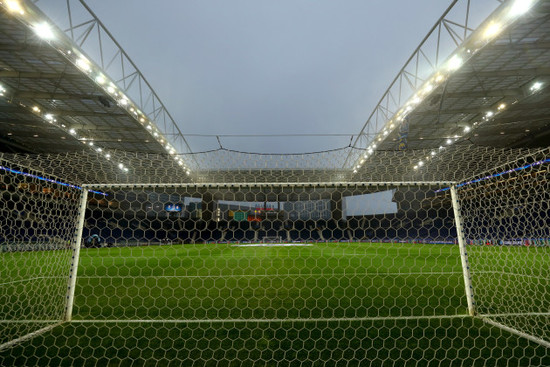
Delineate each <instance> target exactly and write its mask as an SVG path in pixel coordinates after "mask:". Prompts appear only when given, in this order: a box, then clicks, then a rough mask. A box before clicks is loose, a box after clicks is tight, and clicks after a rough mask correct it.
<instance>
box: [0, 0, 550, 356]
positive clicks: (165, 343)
mask: <svg viewBox="0 0 550 367" xmlns="http://www.w3.org/2000/svg"><path fill="white" fill-rule="evenodd" d="M90 3H91V2H90ZM448 3H449V4H448V5H446V6H448V7H447V8H446V10H445V11H444V13H443V15H441V17H440V18H439V19H434V21H435V24H434V25H433V26H432V27H431V28H428V30H429V32H428V34H427V35H426V36H425V38H423V39H422V40H421V42H420V44H419V45H418V46H417V48H416V49H414V45H411V47H410V50H413V53H412V55H411V56H410V58H409V59H408V60H402V61H405V64H404V66H403V67H402V69H401V70H393V71H392V72H396V71H397V72H398V73H397V76H396V77H395V79H393V81H391V80H390V81H387V82H390V86H389V87H388V88H387V90H386V91H385V92H384V91H377V92H378V93H379V95H382V97H381V98H380V99H379V102H378V104H377V105H376V106H375V108H374V110H373V111H372V113H371V114H370V115H368V112H367V114H366V122H365V123H364V126H363V127H362V128H361V130H360V131H359V132H358V133H356V134H355V135H353V136H352V137H351V140H350V141H349V144H347V145H345V146H343V147H341V148H335V149H333V148H330V147H329V148H327V149H325V150H317V151H307V152H301V153H295V152H290V151H287V152H283V153H280V152H278V153H270V152H268V149H267V146H266V149H265V151H261V152H257V151H248V150H247V148H246V147H247V145H246V144H244V145H242V147H243V149H240V150H237V149H232V148H228V145H226V141H227V139H228V137H227V136H226V137H224V136H223V135H222V134H219V135H216V134H214V135H213V136H211V138H215V141H216V144H218V145H219V146H218V147H215V148H214V149H209V148H208V147H206V149H197V148H196V147H195V145H194V144H192V143H190V139H191V138H193V136H192V134H189V135H188V134H186V133H185V129H183V128H181V125H179V124H178V122H177V121H176V120H175V119H174V118H173V117H172V115H171V114H170V113H169V112H168V108H169V107H171V106H168V105H167V106H165V104H163V102H162V101H161V100H160V98H159V96H158V94H157V93H156V92H155V91H154V90H153V87H152V85H151V84H150V83H149V82H148V81H147V79H145V76H144V75H143V74H142V72H141V71H140V70H139V69H138V67H137V66H136V63H134V62H133V61H132V60H131V59H130V56H129V55H128V53H127V52H126V51H125V50H124V49H123V48H122V46H121V44H119V42H117V41H116V40H115V38H114V37H115V36H116V34H114V33H111V32H110V31H109V30H107V28H106V26H105V25H104V24H103V23H102V22H101V20H100V18H99V17H98V16H97V15H96V14H95V13H94V12H93V10H92V8H91V7H90V6H89V5H88V4H87V3H86V2H85V1H84V0H68V1H67V2H66V3H65V2H52V1H48V0H44V1H43V0H40V1H29V0H0V19H1V21H0V35H1V36H2V41H0V143H1V144H2V150H1V153H0V191H1V193H2V199H1V201H0V212H1V215H0V221H1V224H2V226H1V227H0V228H1V229H0V259H1V262H0V263H1V265H0V275H1V276H0V365H2V366H57V365H60V366H79V365H82V366H93V365H101V366H168V365H169V366H287V365H289V366H322V365H326V366H549V365H550V226H549V223H550V222H549V219H548V217H549V214H550V183H549V182H548V179H549V177H550V173H549V167H550V144H548V142H549V141H550V138H549V136H550V94H549V92H548V90H549V89H548V85H549V84H550V68H549V67H548V65H550V3H548V2H547V1H542V0H505V1H496V0H495V1H489V0H487V1H481V0H479V1H475V0H454V1H448ZM480 4H481V5H482V7H481V8H482V9H483V10H484V11H485V12H484V13H483V12H481V10H479V9H481V8H477V7H476V6H478V5H480ZM312 6H314V5H312ZM427 26H429V25H427ZM144 47H146V45H144ZM410 50H409V51H408V52H410ZM402 61H401V62H402ZM319 135H321V134H319ZM258 136H259V135H257V136H256V137H258ZM60 137H61V138H60ZM243 137H245V138H246V137H247V136H243ZM248 138H250V136H249V137H248ZM287 138H288V145H292V148H295V145H293V144H291V143H290V141H291V140H292V139H291V138H299V139H298V140H300V139H302V138H304V136H298V135H296V136H293V137H291V136H286V137H285V139H287ZM334 138H336V136H335V137H334ZM224 139H225V140H224ZM346 139H348V140H349V136H348V137H346ZM266 144H267V143H266Z"/></svg>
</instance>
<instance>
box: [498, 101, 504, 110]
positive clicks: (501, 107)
mask: <svg viewBox="0 0 550 367" xmlns="http://www.w3.org/2000/svg"><path fill="white" fill-rule="evenodd" d="M505 108H506V103H501V104H500V105H499V106H498V109H499V111H502V110H503V109H505Z"/></svg>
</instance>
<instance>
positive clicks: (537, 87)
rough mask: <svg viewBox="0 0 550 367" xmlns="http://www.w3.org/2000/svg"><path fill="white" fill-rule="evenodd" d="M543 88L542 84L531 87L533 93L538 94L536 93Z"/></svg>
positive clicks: (538, 83) (537, 83)
mask: <svg viewBox="0 0 550 367" xmlns="http://www.w3.org/2000/svg"><path fill="white" fill-rule="evenodd" d="M541 88H542V83H541V82H535V83H533V85H532V86H531V88H530V89H531V91H532V92H536V91H539V90H540V89H541Z"/></svg>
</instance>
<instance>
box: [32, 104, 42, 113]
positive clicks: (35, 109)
mask: <svg viewBox="0 0 550 367" xmlns="http://www.w3.org/2000/svg"><path fill="white" fill-rule="evenodd" d="M32 110H33V111H34V112H36V113H40V107H38V106H34V107H33V108H32Z"/></svg>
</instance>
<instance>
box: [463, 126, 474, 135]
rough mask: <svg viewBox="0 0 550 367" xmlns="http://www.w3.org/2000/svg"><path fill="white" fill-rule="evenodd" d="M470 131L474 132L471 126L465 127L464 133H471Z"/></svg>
mask: <svg viewBox="0 0 550 367" xmlns="http://www.w3.org/2000/svg"><path fill="white" fill-rule="evenodd" d="M470 130H472V128H471V127H470V126H465V127H464V132H465V133H468V132H470Z"/></svg>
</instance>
